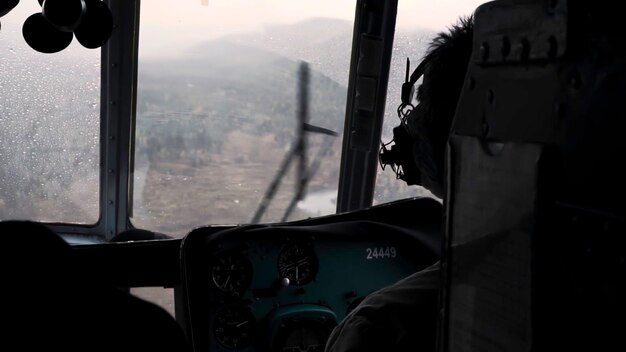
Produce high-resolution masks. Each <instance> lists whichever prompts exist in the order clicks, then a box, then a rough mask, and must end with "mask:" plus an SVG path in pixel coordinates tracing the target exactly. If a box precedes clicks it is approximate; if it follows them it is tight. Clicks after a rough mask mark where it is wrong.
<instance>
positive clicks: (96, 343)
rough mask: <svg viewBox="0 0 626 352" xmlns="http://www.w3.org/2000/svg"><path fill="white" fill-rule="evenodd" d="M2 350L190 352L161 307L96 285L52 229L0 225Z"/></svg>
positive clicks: (18, 223) (27, 224) (22, 224)
mask: <svg viewBox="0 0 626 352" xmlns="http://www.w3.org/2000/svg"><path fill="white" fill-rule="evenodd" d="M0 240H1V241H2V245H1V246H0V264H1V265H2V266H1V268H2V269H1V272H2V277H3V280H4V285H3V290H2V297H3V302H4V304H5V309H4V310H3V315H2V318H3V320H4V322H5V324H4V326H5V328H4V329H3V333H2V343H3V346H4V347H5V348H4V349H15V348H18V349H22V350H39V349H52V350H59V351H61V350H63V351H85V350H91V351H111V350H117V351H142V350H145V351H186V350H189V347H188V345H187V342H186V339H185V336H184V334H183V332H182V330H181V329H180V327H179V325H178V324H177V323H176V321H175V320H174V319H173V318H172V317H171V316H170V315H169V314H168V313H167V312H166V311H165V310H163V309H162V308H160V307H158V306H156V305H154V304H152V303H149V302H146V301H144V300H141V299H139V298H136V297H134V296H132V295H130V294H129V293H127V292H124V291H122V290H120V289H118V288H116V287H113V286H112V285H108V284H106V283H104V282H100V281H96V280H97V279H98V278H94V277H93V275H89V268H88V267H85V266H84V265H81V263H79V262H78V259H77V258H76V257H75V256H74V253H73V249H72V247H70V246H69V245H68V244H67V243H66V242H65V241H64V240H63V239H61V238H60V237H59V236H57V235H56V234H55V233H53V232H52V231H50V230H49V229H48V228H47V227H46V226H44V225H41V224H38V223H34V222H26V221H23V222H22V221H7V222H1V223H0Z"/></svg>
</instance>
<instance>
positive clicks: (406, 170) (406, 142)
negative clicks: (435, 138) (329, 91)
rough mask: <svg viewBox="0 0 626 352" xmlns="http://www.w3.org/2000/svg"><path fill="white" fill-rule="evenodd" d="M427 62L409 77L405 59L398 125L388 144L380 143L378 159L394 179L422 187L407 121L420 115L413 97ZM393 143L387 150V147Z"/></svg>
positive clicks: (408, 68)
mask: <svg viewBox="0 0 626 352" xmlns="http://www.w3.org/2000/svg"><path fill="white" fill-rule="evenodd" d="M427 64H428V60H423V61H422V62H421V63H420V64H419V65H418V66H417V68H416V69H415V70H414V71H413V73H412V74H411V76H410V77H409V72H410V66H411V62H410V60H409V58H407V59H406V78H405V82H404V83H403V84H402V96H401V101H402V102H401V103H400V105H399V106H398V109H397V113H398V118H400V125H399V126H397V127H395V128H394V129H393V139H392V140H391V141H390V142H388V143H383V142H382V141H381V143H380V144H381V147H380V151H379V153H378V158H379V162H380V166H381V168H382V169H383V170H384V169H385V167H386V166H387V165H390V166H391V169H392V170H393V171H394V172H395V174H396V179H401V180H403V181H404V182H406V183H407V184H408V185H422V184H423V180H422V175H421V172H420V170H419V169H418V168H417V165H416V162H415V158H414V156H413V144H414V143H415V139H414V137H413V136H412V134H411V133H410V129H409V126H408V124H407V120H408V119H409V118H415V117H416V116H415V115H418V114H420V110H421V109H420V107H419V104H418V105H417V106H414V105H413V104H412V102H413V95H414V93H415V83H416V82H417V81H418V80H419V79H420V78H421V77H422V76H423V75H424V70H425V68H426V65H427ZM392 142H393V143H394V145H392V146H391V147H389V149H387V146H388V145H389V144H391V143H392Z"/></svg>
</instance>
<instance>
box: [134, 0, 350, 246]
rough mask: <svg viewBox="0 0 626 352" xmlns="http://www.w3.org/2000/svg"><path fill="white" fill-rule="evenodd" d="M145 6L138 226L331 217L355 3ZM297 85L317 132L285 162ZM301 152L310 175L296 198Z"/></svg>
mask: <svg viewBox="0 0 626 352" xmlns="http://www.w3.org/2000/svg"><path fill="white" fill-rule="evenodd" d="M141 5H142V8H141V15H140V24H141V28H140V34H139V37H140V39H139V66H138V67H139V72H138V83H137V86H138V87H137V92H138V93H137V127H136V142H135V169H134V176H133V182H134V186H133V187H134V192H133V199H134V201H133V212H132V219H131V220H132V222H133V224H134V225H135V226H137V227H141V228H146V229H150V230H153V231H157V232H163V233H166V234H170V235H176V236H181V235H184V234H185V233H187V232H189V231H190V230H192V229H193V228H195V227H198V226H203V225H207V224H237V223H250V222H254V221H259V222H276V221H281V220H286V219H288V220H294V219H301V218H305V217H310V216H318V215H324V214H330V213H334V212H335V209H336V204H335V203H336V195H337V185H338V178H339V167H340V158H341V134H342V129H343V121H344V117H345V103H346V94H347V86H348V71H349V66H350V50H351V41H352V29H353V22H352V21H353V18H354V10H355V3H354V2H353V1H340V2H338V1H336V0H324V1H320V0H307V1H292V0H282V1H276V0H258V1H242V0H239V1H233V0H228V1H226V0H222V1H219V0H210V1H198V0H186V1H177V2H175V4H174V3H173V2H172V1H169V0H151V1H145V2H142V4H141ZM302 62H306V63H307V67H308V69H309V70H308V72H309V74H308V79H301V78H300V77H301V76H300V74H301V73H300V72H301V70H302ZM307 82H308V83H307ZM303 87H306V89H307V91H308V99H307V100H306V101H307V103H308V104H307V105H308V109H307V110H308V116H307V121H308V123H310V124H311V125H314V126H317V127H321V128H323V129H324V130H323V131H322V130H319V129H318V130H317V131H318V132H305V133H304V134H303V135H304V138H305V139H306V148H305V149H306V151H305V153H293V155H294V157H293V158H291V159H288V158H289V155H290V153H292V152H291V151H292V150H293V149H294V148H295V146H296V144H297V141H298V140H299V134H298V128H297V127H298V126H299V123H298V121H299V120H298V116H299V115H298V112H299V111H301V110H302V109H299V106H300V105H299V104H300V103H299V102H300V100H299V92H300V91H301V89H302V88H303ZM331 131H332V133H331ZM333 134H337V136H334V135H333ZM300 155H306V172H305V174H306V175H308V176H310V177H309V178H310V179H309V181H308V182H307V183H306V194H304V195H303V197H302V199H301V200H300V201H297V197H296V195H297V191H296V190H297V184H299V182H297V180H298V173H297V171H296V170H298V167H297V166H298V165H299V163H300V159H299V156H300ZM289 160H290V161H291V162H290V163H289V162H287V161H289ZM284 164H287V166H288V167H283V166H284ZM283 169H284V171H285V172H284V173H283V172H281V171H282V170H283ZM273 183H275V184H276V185H277V188H276V189H277V191H276V192H275V194H273V195H272V194H270V193H271V192H270V189H271V185H272V184H273ZM262 203H267V207H266V208H263V207H262V206H261V204H262Z"/></svg>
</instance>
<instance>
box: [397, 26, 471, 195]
mask: <svg viewBox="0 0 626 352" xmlns="http://www.w3.org/2000/svg"><path fill="white" fill-rule="evenodd" d="M472 34H473V18H472V17H467V18H461V19H460V20H459V22H458V23H457V24H456V25H454V26H452V27H450V28H449V29H448V31H446V32H442V33H439V34H438V35H437V36H436V37H435V38H434V39H433V40H432V41H431V43H430V45H429V47H428V50H427V53H426V55H425V56H424V59H423V63H424V74H423V81H422V84H421V85H420V86H419V87H418V89H417V100H418V102H419V104H418V105H417V106H416V107H415V108H414V109H413V110H412V111H411V113H410V114H409V115H408V117H407V118H406V127H407V128H406V129H407V131H408V140H409V141H410V143H406V144H405V145H406V146H405V147H404V146H403V145H402V144H399V143H398V136H397V135H396V131H395V130H394V139H395V141H396V146H398V147H399V148H403V147H404V148H411V152H410V153H407V154H406V155H408V154H412V158H407V160H405V161H404V162H405V163H411V162H412V163H413V164H412V165H406V164H405V165H401V166H402V168H403V170H404V175H402V177H401V178H402V179H403V180H405V181H406V182H407V183H408V184H419V185H422V186H424V187H426V188H428V189H429V190H430V191H431V192H432V193H433V194H434V195H436V196H438V197H443V184H444V183H443V172H444V154H445V148H446V143H447V140H448V135H449V133H450V127H451V124H452V119H453V118H454V113H455V111H456V106H457V101H458V99H459V95H460V92H461V88H462V87H463V82H464V80H465V72H466V71H467V66H468V63H469V59H470V55H471V53H472ZM400 152H401V151H400ZM409 170H415V171H414V172H412V173H411V172H407V171H409Z"/></svg>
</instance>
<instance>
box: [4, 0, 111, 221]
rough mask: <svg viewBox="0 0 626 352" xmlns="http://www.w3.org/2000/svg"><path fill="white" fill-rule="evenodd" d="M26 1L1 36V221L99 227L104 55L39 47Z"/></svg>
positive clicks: (32, 5) (32, 6)
mask: <svg viewBox="0 0 626 352" xmlns="http://www.w3.org/2000/svg"><path fill="white" fill-rule="evenodd" d="M36 12H41V7H40V6H39V4H38V3H37V1H27V2H25V1H23V2H22V3H20V4H19V5H18V6H17V7H16V8H15V9H14V10H13V11H12V12H10V13H9V14H7V15H6V16H4V17H2V20H1V21H2V29H1V30H0V220H7V219H30V220H36V221H43V222H64V223H75V224H94V223H96V222H97V221H98V218H99V215H100V209H99V202H98V195H99V190H100V186H99V161H100V160H99V159H100V149H99V148H100V50H88V49H85V48H83V47H82V46H80V44H78V43H77V42H76V40H74V41H73V43H72V44H71V45H70V47H68V48H67V49H65V50H63V51H62V52H60V53H56V54H41V53H38V52H36V51H34V50H33V49H31V48H30V47H29V46H28V45H27V44H26V42H25V41H24V39H23V37H22V25H23V23H24V21H25V20H26V18H28V17H29V16H30V15H31V14H33V13H36Z"/></svg>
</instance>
